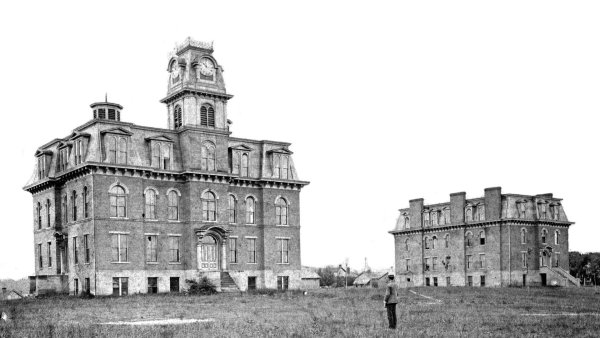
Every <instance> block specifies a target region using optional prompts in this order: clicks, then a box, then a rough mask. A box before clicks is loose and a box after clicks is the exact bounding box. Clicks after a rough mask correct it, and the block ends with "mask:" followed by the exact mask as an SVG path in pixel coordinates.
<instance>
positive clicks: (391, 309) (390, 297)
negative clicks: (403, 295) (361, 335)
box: [383, 275, 398, 329]
mask: <svg viewBox="0 0 600 338" xmlns="http://www.w3.org/2000/svg"><path fill="white" fill-rule="evenodd" d="M388 278H389V280H388V283H387V285H386V286H385V298H384V300H383V305H385V308H386V309H387V315H388V322H389V323H390V329H395V328H396V321H397V319H396V304H398V287H397V286H396V283H394V275H389V276H388Z"/></svg>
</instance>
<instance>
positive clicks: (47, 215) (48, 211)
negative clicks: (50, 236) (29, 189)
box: [46, 199, 50, 228]
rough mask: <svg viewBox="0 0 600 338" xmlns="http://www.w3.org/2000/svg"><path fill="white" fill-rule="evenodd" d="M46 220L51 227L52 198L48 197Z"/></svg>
mask: <svg viewBox="0 0 600 338" xmlns="http://www.w3.org/2000/svg"><path fill="white" fill-rule="evenodd" d="M46 220H47V221H48V228H49V227H50V199H46Z"/></svg>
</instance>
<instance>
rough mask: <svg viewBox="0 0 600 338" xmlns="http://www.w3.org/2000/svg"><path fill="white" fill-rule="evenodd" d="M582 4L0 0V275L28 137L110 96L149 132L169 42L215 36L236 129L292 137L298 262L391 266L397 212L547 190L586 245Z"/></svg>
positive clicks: (590, 27) (588, 63) (587, 41)
mask: <svg viewBox="0 0 600 338" xmlns="http://www.w3.org/2000/svg"><path fill="white" fill-rule="evenodd" d="M599 17H600V2H598V1H577V2H575V1H523V0H520V1H493V2H492V1H410V2H401V1H389V2H379V1H364V2H353V1H339V2H334V1H328V2H326V1H318V2H317V1H315V2H311V1H302V2H296V3H295V4H292V3H291V2H288V1H286V2H283V1H272V2H262V1H239V2H234V1H219V2H217V1H190V2H177V1H169V2H166V1H165V2H163V3H154V2H148V1H143V2H142V1H140V2H133V1H128V2H127V3H126V2H124V1H102V2H100V1H98V2H97V5H89V4H88V2H85V3H84V2H83V1H73V2H63V1H39V2H32V1H19V2H17V1H10V2H3V3H2V4H1V5H0V32H1V33H0V34H1V43H2V52H1V53H0V64H2V65H3V68H2V69H3V70H2V71H3V73H2V76H0V93H1V94H0V95H2V96H1V98H2V103H3V107H2V121H3V123H2V126H3V128H2V133H1V134H0V137H1V141H2V144H3V146H4V147H3V150H2V153H3V154H4V155H3V163H2V166H0V173H1V174H2V175H1V176H0V177H2V179H3V180H4V184H3V188H4V193H3V194H2V195H1V196H2V197H1V198H2V203H1V204H0V208H1V214H2V222H0V228H1V230H2V232H1V234H0V278H7V277H10V278H20V277H25V276H28V275H31V274H33V271H34V247H33V225H32V224H33V211H32V198H31V195H30V194H29V193H27V192H25V191H23V190H22V187H23V186H24V185H25V183H26V182H27V181H28V179H29V178H30V177H31V175H32V173H33V168H34V163H35V159H34V153H35V151H36V149H37V148H38V147H39V146H41V145H42V144H44V143H46V142H48V141H50V140H52V139H54V138H57V137H65V136H67V135H68V134H69V133H70V132H71V131H72V129H73V128H75V127H77V126H79V125H82V124H83V123H85V122H87V121H88V120H90V119H91V118H92V112H91V110H90V108H89V105H90V103H92V102H96V101H100V100H103V99H104V93H105V92H108V99H109V101H112V102H117V103H119V104H121V105H123V106H124V110H123V112H122V114H121V119H122V120H123V121H126V122H133V123H135V124H139V125H144V126H153V127H162V128H166V126H167V123H166V120H167V113H166V108H165V107H164V105H163V104H161V103H160V102H159V100H160V99H161V98H163V97H164V96H165V95H166V90H167V79H168V73H167V71H166V68H167V62H168V54H169V52H170V51H171V50H172V49H173V47H174V45H175V43H177V42H181V41H183V40H184V39H185V38H186V37H188V36H191V37H192V38H195V39H198V40H206V41H214V50H215V52H214V56H215V57H216V59H217V61H218V62H219V63H220V64H221V65H223V67H224V69H225V73H224V76H225V81H226V84H227V90H228V92H229V93H231V94H233V95H235V97H234V98H233V99H231V100H230V101H229V105H228V110H229V118H230V119H231V120H232V121H233V125H232V126H231V130H232V131H233V136H236V137H244V138H253V139H268V140H278V141H287V142H291V143H292V146H291V150H292V151H294V162H295V164H296V167H297V169H298V173H299V175H300V178H301V179H303V180H307V181H310V182H311V184H310V185H308V186H307V187H305V188H304V190H303V191H302V194H301V198H302V203H301V208H302V210H301V218H302V230H301V234H302V239H301V244H302V264H303V265H311V266H323V265H326V264H335V265H337V264H339V263H341V262H343V261H344V260H345V259H346V258H347V259H349V263H350V266H351V267H352V268H356V269H359V270H360V269H362V267H363V266H364V260H365V257H366V258H367V259H368V263H369V265H370V266H371V267H373V268H379V269H381V268H388V267H390V266H392V265H393V261H394V256H393V252H394V247H393V237H392V235H390V234H389V233H388V231H389V230H392V229H393V228H394V225H395V220H396V217H397V214H398V211H397V210H398V209H399V208H403V207H407V206H408V200H409V199H412V198H419V197H423V198H425V203H435V202H444V201H447V200H448V199H449V194H450V193H453V192H459V191H466V192H467V197H479V196H483V189H484V188H486V187H493V186H502V188H503V190H502V191H503V192H504V193H522V194H541V193H547V192H552V193H554V196H555V197H560V198H563V199H564V201H563V206H564V209H565V211H566V213H567V216H568V217H569V220H571V221H574V222H576V224H575V225H573V226H572V227H571V229H570V243H569V246H570V249H571V250H577V251H600V245H599V244H598V240H599V238H600V224H598V216H597V215H598V205H597V198H596V195H597V193H598V192H599V191H600V183H599V182H600V180H599V179H598V173H600V170H599V169H600V168H599V167H600V165H599V159H598V158H599V157H598V155H599V151H598V146H599V145H600V133H598V126H599V124H598V120H599V119H598V117H597V115H598V113H599V112H600V109H599V105H600V104H599V93H600V44H599V35H600V20H599V19H598V18H599Z"/></svg>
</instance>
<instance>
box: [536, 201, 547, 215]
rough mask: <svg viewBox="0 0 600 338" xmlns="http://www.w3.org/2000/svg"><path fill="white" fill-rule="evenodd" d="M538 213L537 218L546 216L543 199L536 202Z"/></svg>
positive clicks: (545, 204)
mask: <svg viewBox="0 0 600 338" xmlns="http://www.w3.org/2000/svg"><path fill="white" fill-rule="evenodd" d="M537 205H538V214H539V219H546V218H547V214H546V211H547V208H546V206H547V203H546V202H545V201H539V202H538V204H537Z"/></svg>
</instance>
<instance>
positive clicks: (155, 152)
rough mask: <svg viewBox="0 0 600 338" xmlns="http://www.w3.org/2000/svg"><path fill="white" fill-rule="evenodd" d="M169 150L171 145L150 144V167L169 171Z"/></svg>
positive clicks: (161, 143)
mask: <svg viewBox="0 0 600 338" xmlns="http://www.w3.org/2000/svg"><path fill="white" fill-rule="evenodd" d="M171 149H172V145H171V144H169V143H163V142H153V143H152V167H154V168H158V169H163V170H170V169H171Z"/></svg>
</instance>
